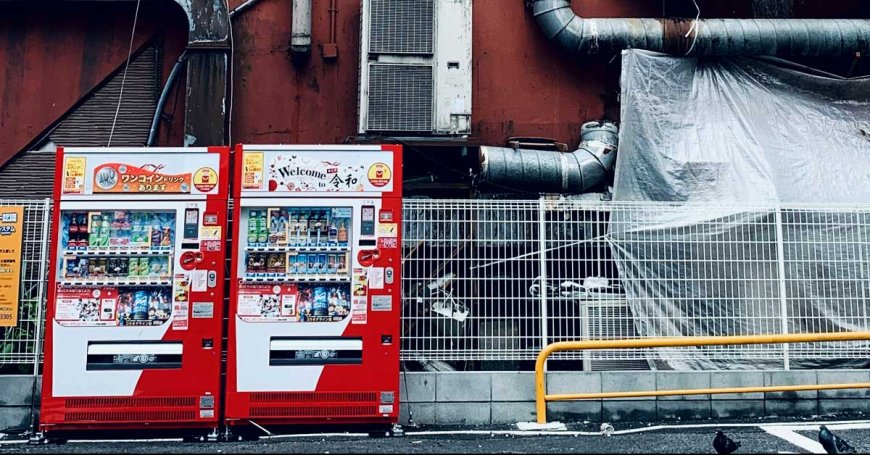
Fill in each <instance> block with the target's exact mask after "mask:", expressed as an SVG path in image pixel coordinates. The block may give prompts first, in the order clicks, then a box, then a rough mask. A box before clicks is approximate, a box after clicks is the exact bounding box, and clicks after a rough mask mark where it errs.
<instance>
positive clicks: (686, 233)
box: [610, 50, 870, 369]
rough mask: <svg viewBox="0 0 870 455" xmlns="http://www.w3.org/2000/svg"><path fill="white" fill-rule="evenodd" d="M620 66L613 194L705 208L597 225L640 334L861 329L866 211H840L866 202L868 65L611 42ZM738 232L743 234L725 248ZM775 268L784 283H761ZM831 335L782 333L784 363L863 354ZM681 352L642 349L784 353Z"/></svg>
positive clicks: (697, 363) (707, 362)
mask: <svg viewBox="0 0 870 455" xmlns="http://www.w3.org/2000/svg"><path fill="white" fill-rule="evenodd" d="M622 68H623V71H622V81H621V85H622V112H621V126H620V140H619V145H620V148H619V157H618V160H617V165H616V170H615V172H616V177H615V183H614V192H613V193H614V200H615V201H657V202H663V203H676V204H681V205H692V206H703V207H705V208H706V209H705V210H692V211H691V213H692V214H693V216H692V217H687V216H686V212H685V211H670V210H667V209H659V210H651V211H650V213H643V214H639V213H637V212H625V211H620V210H616V211H614V213H613V215H612V219H611V228H610V229H611V231H610V239H611V241H612V243H611V244H612V249H613V252H614V258H615V260H616V261H617V266H618V269H619V272H620V277H621V280H622V282H623V286H624V287H625V290H626V293H627V295H628V298H629V302H630V306H631V309H632V312H633V313H634V316H635V318H636V326H637V330H638V333H639V334H640V335H641V336H645V337H660V336H701V335H752V334H768V333H782V332H786V331H788V332H792V333H799V332H830V331H846V330H848V331H852V330H868V329H870V325H868V323H867V321H868V320H867V317H866V315H867V314H868V313H870V305H868V299H867V297H868V296H870V288H868V287H870V262H868V261H870V219H864V218H866V216H865V215H864V214H863V212H862V214H856V212H855V210H854V206H855V204H868V203H870V79H867V78H862V79H841V78H837V77H834V76H827V75H824V74H822V73H820V72H817V71H813V72H808V71H806V70H801V69H799V68H798V67H797V66H796V65H789V64H785V63H784V62H773V61H769V60H757V59H749V58H727V59H724V58H704V59H696V58H679V57H671V56H666V55H662V54H657V53H652V52H648V51H639V50H628V51H625V52H624V53H623V59H622ZM789 203H801V204H802V205H806V204H810V206H811V207H817V208H818V209H817V210H816V209H809V210H807V209H802V210H788V209H787V208H784V207H787V205H788V204H789ZM850 205H852V207H853V208H852V209H850V207H849V206H850ZM736 239H740V240H742V241H745V240H747V239H748V240H751V241H750V242H749V243H748V244H747V245H750V246H744V247H743V248H742V249H741V248H733V247H730V246H729V245H733V244H736V243H739V242H733V241H734V240H736ZM747 248H751V250H747ZM771 278H773V279H772V280H771ZM777 278H778V279H780V280H784V283H785V284H784V285H782V286H779V285H770V283H778V280H777ZM759 283H763V284H764V285H761V284H759ZM783 313H785V314H783ZM735 316H737V317H736V318H735ZM783 321H784V325H783ZM843 346H844V348H843V351H842V352H843V355H842V357H843V358H845V359H846V360H845V361H842V359H834V358H827V359H820V358H816V357H814V353H816V352H821V351H819V350H816V349H813V347H812V346H811V345H805V346H793V347H792V348H791V357H792V359H793V360H792V366H793V367H794V366H802V367H819V366H830V365H833V364H834V363H837V362H840V363H839V365H845V366H865V361H864V360H858V358H859V357H861V355H860V350H862V349H865V348H866V344H864V345H861V344H855V343H852V344H844V345H843ZM755 349H756V350H755V351H753V350H751V349H747V353H750V352H755V353H756V354H757V352H758V351H757V348H755ZM770 349H771V350H773V351H771V352H778V353H782V352H783V348H782V346H771V347H770ZM695 351H697V352H695V353H694V355H692V356H691V358H692V359H693V360H690V361H682V360H680V361H673V360H670V361H669V360H667V358H669V357H672V356H669V355H667V350H651V351H650V356H651V357H650V360H654V361H656V363H657V364H659V365H662V367H664V368H676V369H702V368H703V369H709V368H728V369H744V368H759V367H765V366H771V367H780V366H781V365H782V361H781V360H779V361H775V360H773V359H774V357H775V356H772V355H768V356H765V355H761V356H760V357H761V358H758V359H753V358H751V357H752V355H749V354H747V356H746V357H745V358H741V357H740V356H731V357H728V358H722V357H719V356H717V355H716V349H715V348H709V349H707V348H704V349H700V348H699V349H695ZM863 352H864V354H867V353H868V351H867V350H864V351H863ZM679 357H681V358H685V357H686V356H685V353H683V355H680V356H679ZM863 357H865V358H866V357H870V355H864V356H863ZM850 358H852V359H855V360H848V359H850ZM765 362H769V365H768V364H767V363H765Z"/></svg>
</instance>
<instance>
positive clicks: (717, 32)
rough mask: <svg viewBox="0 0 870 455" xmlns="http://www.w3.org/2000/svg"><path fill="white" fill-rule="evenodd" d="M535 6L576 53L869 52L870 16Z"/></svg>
mask: <svg viewBox="0 0 870 455" xmlns="http://www.w3.org/2000/svg"><path fill="white" fill-rule="evenodd" d="M531 7H532V12H533V14H534V16H535V19H536V20H537V22H538V25H539V26H540V27H541V30H543V31H544V33H545V34H546V35H547V38H549V39H550V40H551V41H553V42H555V43H557V44H558V45H559V46H561V47H562V48H563V49H565V50H567V51H568V52H571V53H573V54H576V55H587V54H595V53H599V52H606V53H615V52H619V51H621V50H623V49H629V48H634V49H646V50H650V51H657V52H666V53H669V54H677V55H720V56H730V55H781V56H807V57H814V56H840V55H847V54H853V53H855V52H870V20H859V19H702V20H698V21H693V20H682V19H583V18H581V17H580V16H578V15H576V14H574V11H573V10H572V9H571V3H570V1H569V0H531ZM693 25H694V27H693Z"/></svg>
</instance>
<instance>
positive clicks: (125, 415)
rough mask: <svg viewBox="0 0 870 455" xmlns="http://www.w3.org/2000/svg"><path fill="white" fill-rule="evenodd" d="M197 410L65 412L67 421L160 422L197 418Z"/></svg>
mask: <svg viewBox="0 0 870 455" xmlns="http://www.w3.org/2000/svg"><path fill="white" fill-rule="evenodd" d="M196 418H197V417H196V411H193V410H191V411H182V410H177V411H71V412H67V413H65V414H64V421H66V422H67V423H70V422H78V423H86V422H158V421H181V420H187V421H190V420H196Z"/></svg>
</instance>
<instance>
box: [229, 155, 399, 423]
mask: <svg viewBox="0 0 870 455" xmlns="http://www.w3.org/2000/svg"><path fill="white" fill-rule="evenodd" d="M401 153H402V149H401V147H400V146H394V145H384V146H381V145H377V146H253V145H245V146H238V147H237V148H236V160H237V162H236V175H235V182H236V184H235V189H234V197H235V201H236V203H235V207H234V215H233V216H234V218H233V219H234V220H236V221H235V222H234V225H235V227H234V230H233V239H235V242H234V243H235V245H234V248H233V262H232V267H231V269H232V272H231V273H232V275H231V276H232V279H231V286H232V289H231V295H230V310H229V317H230V322H229V338H228V357H227V397H226V423H227V425H228V427H229V429H230V431H231V432H233V433H236V434H239V435H251V434H252V433H251V432H254V433H259V431H261V430H260V428H259V427H263V428H266V427H267V426H269V425H296V424H300V425H317V424H343V425H346V426H351V425H354V424H360V425H363V426H365V427H367V428H368V429H369V431H372V432H380V431H383V430H388V429H390V428H392V425H393V424H394V423H396V422H397V420H398V412H399V315H400V311H401V305H400V302H401V290H400V281H401V280H400V278H399V272H400V270H401V259H402V258H401V237H400V236H401V232H400V227H401V214H402V199H401V195H402V193H401V188H402V186H401V185H402V154H401Z"/></svg>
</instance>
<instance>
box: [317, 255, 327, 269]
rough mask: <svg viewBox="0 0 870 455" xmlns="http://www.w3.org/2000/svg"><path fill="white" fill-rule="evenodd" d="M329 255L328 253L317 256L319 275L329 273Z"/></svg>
mask: <svg viewBox="0 0 870 455" xmlns="http://www.w3.org/2000/svg"><path fill="white" fill-rule="evenodd" d="M328 257H329V256H328V255H327V254H326V253H322V254H318V255H317V273H327V272H328V265H327V262H328Z"/></svg>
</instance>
